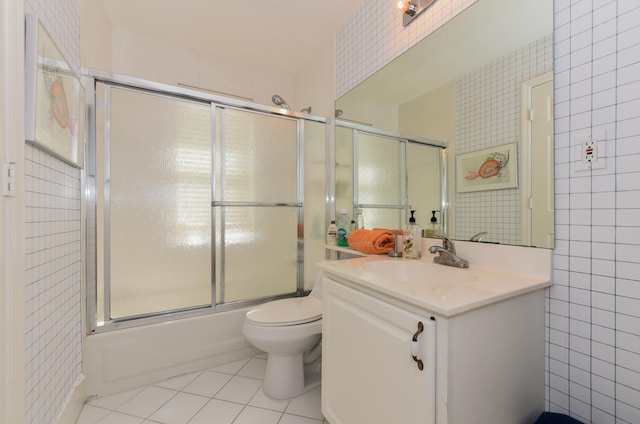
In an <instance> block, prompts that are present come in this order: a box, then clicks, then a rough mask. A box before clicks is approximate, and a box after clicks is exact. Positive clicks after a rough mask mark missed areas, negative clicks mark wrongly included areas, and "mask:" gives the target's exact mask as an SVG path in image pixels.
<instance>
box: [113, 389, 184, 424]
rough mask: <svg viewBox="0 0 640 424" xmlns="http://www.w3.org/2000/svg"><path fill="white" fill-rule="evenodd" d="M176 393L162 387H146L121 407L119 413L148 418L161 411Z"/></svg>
mask: <svg viewBox="0 0 640 424" xmlns="http://www.w3.org/2000/svg"><path fill="white" fill-rule="evenodd" d="M176 393H177V392H176V391H175V390H169V389H165V388H162V387H155V386H149V387H145V388H144V389H143V390H142V391H141V392H140V393H138V394H137V395H135V396H134V397H133V398H131V400H129V401H128V402H126V403H125V404H124V405H122V406H121V407H119V408H118V411H119V412H123V413H125V414H130V415H135V416H136V417H141V418H147V417H149V416H150V415H151V414H153V413H154V412H156V411H157V410H158V409H160V407H161V406H162V405H164V404H165V403H166V402H167V401H168V400H169V399H171V398H172V397H174V396H175V395H176Z"/></svg>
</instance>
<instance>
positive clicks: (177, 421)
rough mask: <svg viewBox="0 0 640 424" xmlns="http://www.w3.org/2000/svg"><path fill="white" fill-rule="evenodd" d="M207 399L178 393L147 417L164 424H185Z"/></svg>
mask: <svg viewBox="0 0 640 424" xmlns="http://www.w3.org/2000/svg"><path fill="white" fill-rule="evenodd" d="M208 400H209V399H208V398H206V397H203V396H197V395H192V394H189V393H178V394H177V395H175V396H174V397H172V398H171V399H170V400H169V402H167V403H165V404H164V405H162V407H161V408H160V409H158V410H157V411H156V412H154V413H153V415H151V416H150V417H149V419H150V420H153V421H158V422H160V423H164V424H185V423H186V422H187V421H189V420H190V419H191V418H192V417H193V416H194V415H196V413H197V412H198V411H199V410H200V409H202V407H203V406H204V405H205V404H206V403H207V401H208Z"/></svg>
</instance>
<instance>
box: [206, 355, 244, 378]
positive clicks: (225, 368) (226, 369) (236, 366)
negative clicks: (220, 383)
mask: <svg viewBox="0 0 640 424" xmlns="http://www.w3.org/2000/svg"><path fill="white" fill-rule="evenodd" d="M247 362H249V359H241V360H239V361H235V362H231V363H230V364H226V365H220V366H219V367H215V368H211V369H210V371H216V372H223V373H225V374H231V375H234V374H235V373H237V372H238V371H240V368H242V367H244V365H245V364H246V363H247Z"/></svg>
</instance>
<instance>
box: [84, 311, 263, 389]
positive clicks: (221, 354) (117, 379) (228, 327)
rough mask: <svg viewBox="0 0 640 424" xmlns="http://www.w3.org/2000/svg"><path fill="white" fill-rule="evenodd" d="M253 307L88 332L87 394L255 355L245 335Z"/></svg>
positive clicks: (148, 381)
mask: <svg viewBox="0 0 640 424" xmlns="http://www.w3.org/2000/svg"><path fill="white" fill-rule="evenodd" d="M248 310H249V308H248V307H247V308H242V309H236V310H230V311H225V312H218V313H213V314H209V315H201V316H197V317H190V318H184V319H177V320H172V321H166V322H162V323H157V324H150V325H145V326H140V327H133V328H126V329H121V330H114V331H109V332H105V333H99V334H92V335H89V336H87V338H86V343H85V355H84V358H85V364H84V373H85V375H86V381H85V393H86V398H87V399H92V398H95V397H102V396H106V395H110V394H114V393H118V392H121V391H125V390H129V389H131V388H135V387H139V386H144V385H147V384H151V383H155V382H158V381H161V380H164V379H167V378H170V377H173V376H177V375H181V374H185V373H189V372H193V371H198V370H202V369H206V368H212V367H216V366H219V365H223V364H225V363H229V362H233V361H236V360H240V359H243V358H249V357H251V356H254V355H256V354H258V353H260V351H258V350H256V349H255V348H254V347H253V346H251V345H250V344H249V343H248V342H247V341H246V340H245V338H244V336H243V335H242V323H243V322H244V317H245V314H246V312H247V311H248Z"/></svg>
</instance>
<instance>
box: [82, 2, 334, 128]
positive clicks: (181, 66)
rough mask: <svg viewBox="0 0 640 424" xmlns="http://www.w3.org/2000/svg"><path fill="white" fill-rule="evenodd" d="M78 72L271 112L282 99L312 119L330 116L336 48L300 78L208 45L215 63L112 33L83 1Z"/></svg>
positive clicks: (319, 55)
mask: <svg viewBox="0 0 640 424" xmlns="http://www.w3.org/2000/svg"><path fill="white" fill-rule="evenodd" d="M82 19H83V25H82V66H84V67H87V68H93V69H99V70H103V71H108V72H113V73H117V74H122V75H128V76H133V77H137V78H142V79H146V80H150V81H156V82H162V83H166V84H171V85H179V84H186V85H189V86H195V87H199V88H202V89H205V90H210V91H214V92H217V93H219V94H222V95H227V96H230V97H239V98H242V99H245V100H249V101H253V102H255V103H259V104H264V105H269V106H273V103H272V102H271V96H272V95H274V94H279V95H281V96H282V97H283V98H284V99H285V100H286V101H287V102H288V103H289V104H290V105H291V108H292V109H294V110H297V111H299V110H301V109H302V108H306V107H308V106H310V105H311V106H312V112H313V114H314V115H323V116H333V101H334V97H333V90H332V88H333V87H334V86H335V79H334V76H335V73H334V69H335V48H334V46H333V45H329V46H326V48H325V49H322V50H320V51H317V52H315V53H316V56H315V57H316V59H315V62H314V63H313V64H310V65H309V66H308V68H307V69H306V70H305V71H304V72H303V73H301V74H298V75H293V74H291V73H290V72H289V71H288V68H287V67H285V66H283V67H281V68H279V69H267V68H265V67H264V66H261V65H260V64H259V63H256V64H255V66H244V65H238V64H236V63H234V62H233V61H230V60H229V59H228V57H230V56H232V49H233V48H234V46H233V43H226V42H218V43H212V50H213V52H214V53H215V55H211V56H212V57H215V59H212V58H210V57H208V58H204V57H202V56H198V55H197V54H196V53H194V52H192V51H189V50H188V49H185V48H184V46H180V45H178V44H169V43H165V42H163V41H160V40H157V39H154V38H151V37H149V36H145V35H142V34H137V33H133V32H129V31H126V30H123V29H121V28H112V27H111V26H110V24H109V22H108V21H107V16H106V14H105V12H104V10H102V8H101V6H100V4H98V3H97V2H92V1H90V0H86V1H82Z"/></svg>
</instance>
